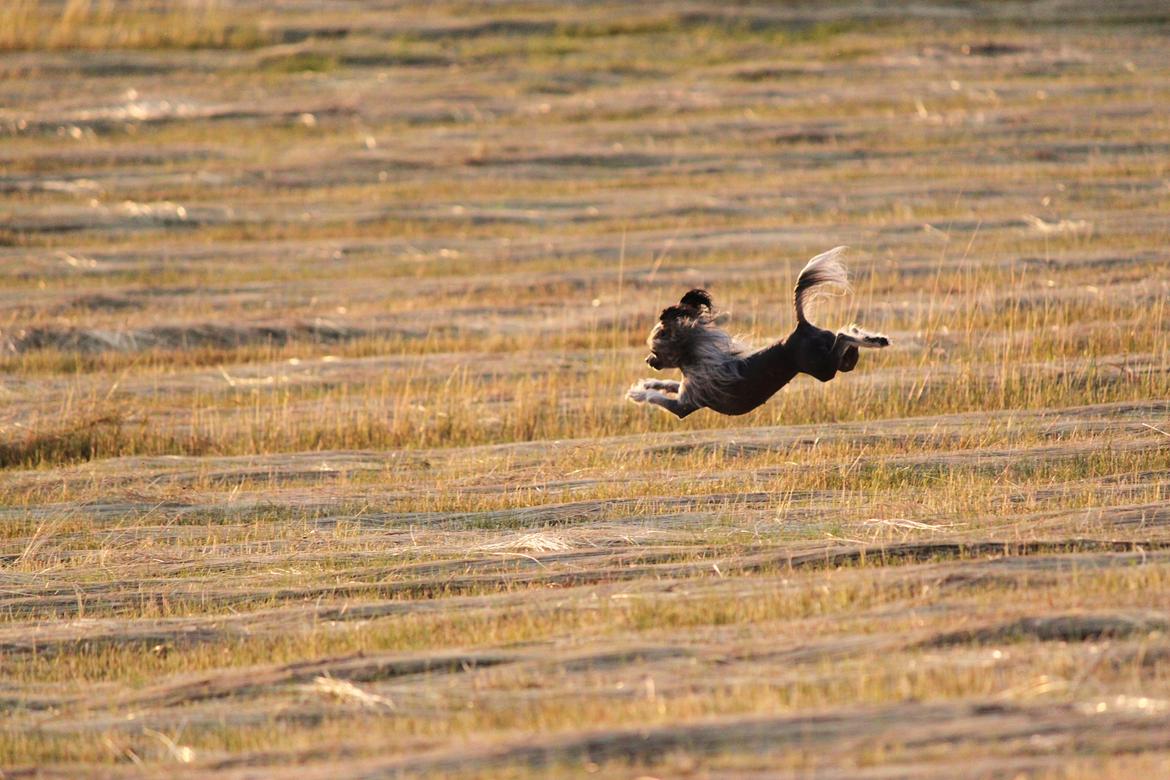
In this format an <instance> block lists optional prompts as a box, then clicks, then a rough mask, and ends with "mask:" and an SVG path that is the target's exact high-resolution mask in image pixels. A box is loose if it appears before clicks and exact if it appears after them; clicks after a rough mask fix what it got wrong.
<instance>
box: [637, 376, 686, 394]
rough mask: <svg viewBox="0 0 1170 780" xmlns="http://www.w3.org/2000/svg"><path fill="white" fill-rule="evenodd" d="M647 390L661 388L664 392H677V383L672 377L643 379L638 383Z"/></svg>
mask: <svg viewBox="0 0 1170 780" xmlns="http://www.w3.org/2000/svg"><path fill="white" fill-rule="evenodd" d="M638 384H639V385H641V386H642V387H644V388H645V389H647V390H661V391H662V392H664V393H674V394H675V395H677V394H678V390H679V387H680V385H679V383H678V382H676V381H674V380H673V379H643V380H642V381H641V382H639V383H638Z"/></svg>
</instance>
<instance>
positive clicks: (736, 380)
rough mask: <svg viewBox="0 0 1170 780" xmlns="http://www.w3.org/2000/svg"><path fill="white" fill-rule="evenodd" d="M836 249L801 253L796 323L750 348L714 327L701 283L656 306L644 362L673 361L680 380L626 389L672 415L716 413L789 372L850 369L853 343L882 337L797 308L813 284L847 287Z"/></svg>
mask: <svg viewBox="0 0 1170 780" xmlns="http://www.w3.org/2000/svg"><path fill="white" fill-rule="evenodd" d="M844 251H845V247H843V246H839V247H837V248H836V249H830V250H829V251H828V252H825V253H824V254H820V255H817V256H816V257H814V258H813V259H812V260H809V261H808V265H806V266H805V267H804V270H803V271H801V272H800V276H799V277H797V279H796V330H794V331H792V333H791V335H789V336H788V338H786V339H784V340H782V341H777V342H776V343H775V344H773V345H771V346H769V347H764V348H763V349H758V350H752V349H750V348H748V347H746V346H745V345H743V344H741V343H740V342H738V341H736V340H735V339H733V338H732V337H731V336H730V335H728V334H727V332H726V331H724V330H721V329H720V328H719V327H718V325H717V324H716V316H715V308H714V304H713V302H712V300H711V296H710V294H709V293H708V292H707V291H706V290H691V291H690V292H688V293H687V294H686V295H684V296H683V297H682V300H681V301H679V302H678V303H677V304H676V305H674V306H669V307H667V308H665V309H663V310H662V314H661V315H659V317H658V324H657V325H655V326H654V329H653V330H652V331H650V338H649V339H647V343H648V344H649V345H650V356H649V357H647V358H646V364H647V365H649V366H650V367H651V368H653V369H654V370H655V371H659V370H661V369H664V368H677V369H679V370H680V371H681V372H682V375H683V379H682V381H681V382H674V381H668V380H659V379H643V380H642V381H641V382H638V383H637V384H635V385H634V386H633V387H631V388H630V389H629V392H628V393H627V394H626V397H627V398H629V399H630V400H631V401H634V402H636V403H640V404H641V403H649V404H654V405H656V406H661V407H662V408H663V409H665V410H666V411H668V412H671V413H672V414H676V415H678V417H679V418H683V417H686V416H687V415H688V414H690V413H691V412H694V411H697V410H699V409H702V408H704V407H706V408H708V409H712V410H714V411H716V412H719V413H720V414H746V413H748V412H750V411H751V410H752V409H755V408H756V407H757V406H759V405H760V404H762V403H764V402H765V401H767V400H768V399H769V398H771V397H772V395H773V394H774V393H775V392H776V391H777V390H779V389H780V388H781V387H783V386H784V385H786V384H788V383H789V382H790V381H791V380H792V378H793V377H794V376H796V375H797V374H810V375H812V376H814V377H816V378H817V379H819V380H820V381H822V382H828V381H829V380H830V379H832V378H833V377H834V376H836V375H837V372H838V371H852V370H853V368H854V367H855V366H856V365H857V358H858V347H869V348H872V349H879V348H881V347H887V346H889V345H890V340H889V339H887V338H886V337H885V336H881V335H878V334H875V333H866V332H865V331H863V330H860V329H859V328H857V327H856V326H850V327H849V328H847V329H845V330H842V331H838V332H836V333H833V332H832V331H828V330H824V329H822V328H818V327H817V326H816V325H813V324H812V323H811V322H809V321H808V320H807V319H806V318H805V315H804V307H805V304H807V303H808V302H809V301H810V300H811V299H812V298H813V297H815V296H816V294H817V293H819V292H820V291H821V290H820V289H818V288H821V287H822V286H823V285H831V284H835V285H840V286H842V287H845V288H848V285H849V280H848V277H847V276H846V273H845V266H843V265H841V261H840V260H839V259H838V258H839V257H840V255H841V253H842V252H844Z"/></svg>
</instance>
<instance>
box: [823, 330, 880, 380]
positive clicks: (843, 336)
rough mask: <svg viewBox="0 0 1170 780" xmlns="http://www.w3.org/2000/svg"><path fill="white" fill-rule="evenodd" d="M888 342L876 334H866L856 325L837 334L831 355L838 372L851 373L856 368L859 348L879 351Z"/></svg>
mask: <svg viewBox="0 0 1170 780" xmlns="http://www.w3.org/2000/svg"><path fill="white" fill-rule="evenodd" d="M889 345H890V340H889V339H888V338H886V337H885V336H881V335H878V334H876V333H867V332H865V331H864V330H862V329H861V328H859V327H857V326H856V325H850V326H849V327H848V328H847V329H846V330H843V331H840V332H838V333H837V340H836V341H835V342H834V343H833V354H834V355H835V356H836V358H837V370H838V371H852V370H853V369H854V368H856V367H857V359H858V358H859V357H860V350H859V349H858V348H859V347H866V348H868V349H881V348H882V347H888V346H889Z"/></svg>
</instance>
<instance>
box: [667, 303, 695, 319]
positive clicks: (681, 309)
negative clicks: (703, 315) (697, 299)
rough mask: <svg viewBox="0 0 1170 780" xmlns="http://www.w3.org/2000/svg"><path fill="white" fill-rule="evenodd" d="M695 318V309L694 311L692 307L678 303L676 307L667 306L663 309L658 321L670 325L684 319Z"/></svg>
mask: <svg viewBox="0 0 1170 780" xmlns="http://www.w3.org/2000/svg"><path fill="white" fill-rule="evenodd" d="M694 316H695V312H694V309H692V308H691V307H690V306H684V305H682V304H677V303H676V304H675V305H674V306H667V307H666V308H665V309H663V310H662V313H661V314H659V315H658V319H659V321H660V322H663V323H667V324H669V323H671V322H674V321H675V320H679V319H682V318H683V317H690V318H692V319H693V318H694Z"/></svg>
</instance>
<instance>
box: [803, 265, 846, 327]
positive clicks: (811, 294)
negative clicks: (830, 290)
mask: <svg viewBox="0 0 1170 780" xmlns="http://www.w3.org/2000/svg"><path fill="white" fill-rule="evenodd" d="M846 249H848V247H844V246H838V247H833V248H832V249H830V250H829V251H828V252H822V253H821V254H819V255H817V256H816V257H814V258H813V259H812V260H809V261H808V265H806V266H805V267H804V270H803V271H801V272H800V276H798V277H796V319H797V321H799V322H808V320H807V319H806V318H805V316H804V306H805V304H807V303H809V302H810V301H812V299H813V298H815V297H817V295H818V294H819V293H820V292H821V291H820V290H818V289H817V288H818V287H821V286H822V285H826V284H835V285H838V286H840V287H843V288H844V289H845V291H848V290H849V274H848V273H847V272H846V271H845V266H843V265H841V260H840V257H841V255H843V254H844V253H845V250H846Z"/></svg>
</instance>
